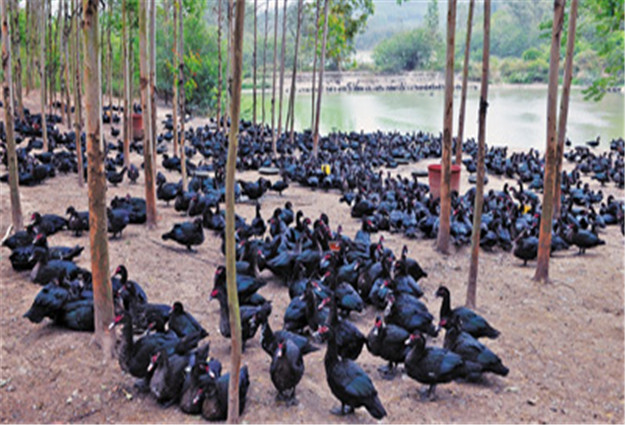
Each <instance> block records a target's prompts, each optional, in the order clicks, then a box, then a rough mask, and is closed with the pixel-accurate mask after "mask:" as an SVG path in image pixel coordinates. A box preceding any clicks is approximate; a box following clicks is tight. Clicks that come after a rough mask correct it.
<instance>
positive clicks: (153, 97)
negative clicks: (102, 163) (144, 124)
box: [149, 1, 158, 178]
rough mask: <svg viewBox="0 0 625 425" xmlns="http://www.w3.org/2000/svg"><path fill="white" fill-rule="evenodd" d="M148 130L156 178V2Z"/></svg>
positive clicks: (152, 12)
mask: <svg viewBox="0 0 625 425" xmlns="http://www.w3.org/2000/svg"><path fill="white" fill-rule="evenodd" d="M149 57H150V113H151V114H152V119H151V120H150V129H151V131H152V139H151V140H152V157H153V162H152V167H153V168H152V173H153V174H154V178H156V169H157V167H158V161H157V160H156V140H157V139H156V125H157V122H158V121H157V120H156V2H155V1H151V2H150V55H149Z"/></svg>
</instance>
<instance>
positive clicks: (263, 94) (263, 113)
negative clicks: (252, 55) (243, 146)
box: [260, 0, 269, 138]
mask: <svg viewBox="0 0 625 425" xmlns="http://www.w3.org/2000/svg"><path fill="white" fill-rule="evenodd" d="M268 32H269V0H267V5H266V6H265V45H264V47H263V87H262V91H261V92H260V95H261V100H260V103H261V104H262V107H261V110H260V113H261V118H260V120H261V122H262V123H263V131H262V132H261V137H263V138H264V137H265V87H266V85H265V84H266V83H265V81H266V77H267V33H268Z"/></svg>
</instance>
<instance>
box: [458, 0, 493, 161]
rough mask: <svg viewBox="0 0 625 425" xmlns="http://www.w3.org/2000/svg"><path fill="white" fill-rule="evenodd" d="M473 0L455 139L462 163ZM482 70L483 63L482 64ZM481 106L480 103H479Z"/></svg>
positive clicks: (468, 21)
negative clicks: (456, 136)
mask: <svg viewBox="0 0 625 425" xmlns="http://www.w3.org/2000/svg"><path fill="white" fill-rule="evenodd" d="M474 6H475V0H471V1H470V2H469V17H468V18H467V42H466V44H465V47H464V67H463V68H462V91H461V94H460V117H459V118H458V138H457V140H456V164H458V165H459V166H461V165H462V142H463V141H464V117H465V110H466V104H467V79H468V77H469V53H470V50H471V30H472V27H473V8H474ZM484 7H486V4H484ZM482 72H484V65H483V64H482ZM480 107H481V105H480Z"/></svg>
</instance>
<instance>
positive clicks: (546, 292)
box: [0, 107, 625, 423]
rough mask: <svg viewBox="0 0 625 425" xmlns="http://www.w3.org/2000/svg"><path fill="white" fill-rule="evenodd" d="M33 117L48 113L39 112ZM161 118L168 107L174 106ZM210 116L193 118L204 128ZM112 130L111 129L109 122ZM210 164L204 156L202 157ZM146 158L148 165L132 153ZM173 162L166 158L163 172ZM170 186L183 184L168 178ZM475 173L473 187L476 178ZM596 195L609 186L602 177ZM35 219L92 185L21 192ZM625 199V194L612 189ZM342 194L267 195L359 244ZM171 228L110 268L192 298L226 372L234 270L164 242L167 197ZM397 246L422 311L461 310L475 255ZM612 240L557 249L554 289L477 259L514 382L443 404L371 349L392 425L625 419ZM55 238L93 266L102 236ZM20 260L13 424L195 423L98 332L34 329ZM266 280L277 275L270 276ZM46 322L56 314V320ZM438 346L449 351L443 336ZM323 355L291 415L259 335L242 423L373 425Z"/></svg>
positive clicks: (615, 237) (175, 216) (367, 319)
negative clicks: (222, 275) (445, 295)
mask: <svg viewBox="0 0 625 425" xmlns="http://www.w3.org/2000/svg"><path fill="white" fill-rule="evenodd" d="M32 109H36V108H34V107H33V108H32ZM160 113H161V114H162V113H164V110H163V109H161V110H160ZM196 124H197V121H196V122H194V123H192V124H191V125H196ZM104 132H105V134H106V135H107V136H108V135H109V134H110V130H109V126H108V125H105V128H104ZM196 160H197V159H196ZM133 161H134V162H135V164H140V162H141V159H140V158H139V157H137V156H134V157H133ZM159 167H160V164H159ZM415 169H425V163H419V164H415V165H410V166H403V167H402V168H401V169H398V170H395V171H393V173H396V172H408V173H409V172H410V171H412V170H415ZM166 174H167V176H168V179H170V180H171V179H176V180H177V179H178V178H179V175H172V174H169V173H166ZM464 174H466V173H463V181H462V186H461V190H462V191H464V190H466V189H467V188H468V187H469V186H468V182H467V180H466V176H465V175H464ZM237 177H238V178H242V179H246V180H252V179H256V178H257V174H256V173H253V172H246V173H239V174H238V176H237ZM489 178H490V183H489V184H488V185H487V189H489V188H497V187H500V186H502V185H503V180H500V179H497V178H495V177H494V176H489ZM142 182H143V176H141V177H140V179H139V184H137V185H129V184H128V182H126V181H124V182H123V183H122V184H121V185H119V187H117V188H114V187H109V189H108V197H109V198H112V197H113V196H114V195H125V194H127V193H130V194H131V195H132V196H141V197H143V196H144V189H143V186H142ZM591 186H592V187H593V188H594V189H597V188H598V185H597V184H595V183H594V182H592V181H591ZM20 190H21V199H22V210H23V212H24V215H25V217H26V218H28V217H30V214H31V213H33V212H35V211H39V212H42V213H44V212H45V213H56V214H60V215H64V213H65V210H66V208H67V207H68V206H69V205H73V206H74V207H76V208H77V209H78V210H85V209H87V191H86V188H83V189H80V188H78V185H77V179H76V176H75V175H65V176H57V177H56V178H53V179H51V180H48V181H46V182H45V183H44V184H42V185H40V186H36V187H32V188H26V187H21V188H20ZM0 192H1V194H2V196H1V197H0V221H1V222H0V234H4V232H5V231H6V228H7V227H8V224H9V222H10V205H9V196H8V186H7V185H5V184H2V185H0ZM604 193H605V194H606V196H607V193H613V194H615V195H616V196H618V197H619V198H621V199H622V198H623V191H622V190H616V189H614V188H613V187H610V188H607V189H605V188H604ZM338 199H339V194H338V193H336V192H327V193H326V192H323V191H316V192H311V191H310V190H307V189H304V188H301V187H298V186H297V185H296V184H292V185H291V187H290V188H289V189H287V190H286V191H285V192H284V196H278V195H277V194H275V192H270V193H269V194H267V195H265V196H264V197H263V199H262V206H263V210H262V213H263V216H264V217H265V218H268V217H269V216H270V214H271V212H272V211H273V209H274V208H276V207H281V206H283V205H284V203H285V202H286V201H287V200H290V201H291V202H292V203H293V205H294V208H295V209H301V210H303V212H304V213H305V215H306V216H308V217H311V218H316V217H318V216H319V214H320V213H321V212H325V213H326V214H328V216H329V218H330V224H331V226H332V228H333V229H336V227H337V226H338V224H342V225H343V228H344V231H345V234H347V235H350V236H353V235H354V234H355V232H356V231H357V230H358V228H359V226H360V224H359V222H358V221H357V220H355V219H352V218H351V217H350V215H349V207H347V206H346V205H345V204H339V203H338ZM236 210H237V213H238V214H241V215H243V216H245V217H247V218H248V220H249V219H251V218H252V217H253V214H254V210H253V206H252V205H250V204H245V203H241V204H237V207H236ZM158 214H159V222H158V228H157V229H155V230H153V231H149V230H147V228H146V227H145V226H137V225H133V226H129V227H127V228H126V230H124V234H123V238H122V239H121V240H112V241H110V243H109V253H110V266H111V271H112V270H114V269H115V267H116V266H117V265H118V264H125V265H126V266H127V268H128V270H129V273H130V277H131V278H132V279H135V280H137V281H138V282H140V283H141V285H143V287H144V289H145V290H146V292H147V294H148V296H149V297H150V300H151V301H154V302H163V303H173V302H174V301H176V300H180V301H182V302H183V303H184V305H185V308H186V309H187V310H188V311H190V312H192V313H193V314H194V315H195V317H196V318H197V319H198V320H199V321H200V323H202V324H203V325H204V327H205V328H206V329H207V330H209V332H210V336H209V340H210V342H211V355H212V356H215V357H217V358H219V359H221V361H222V362H223V364H224V369H225V370H226V371H227V370H229V360H228V355H229V347H230V345H229V344H230V341H229V340H227V339H225V338H223V337H221V336H220V335H219V332H218V320H219V306H218V304H217V302H216V301H213V302H209V301H208V298H209V291H210V289H211V287H212V284H213V282H212V281H213V274H214V271H215V268H216V267H217V266H218V265H219V264H223V263H224V257H223V255H222V254H221V252H220V244H221V241H220V239H219V237H217V236H216V235H214V234H213V233H212V232H210V231H205V234H206V241H205V242H204V244H203V245H201V246H199V247H198V248H197V250H198V253H196V254H190V253H187V252H186V250H185V249H184V247H181V246H179V245H176V244H174V243H172V242H165V241H162V240H161V234H162V233H164V232H166V231H168V230H169V229H170V228H171V226H172V225H173V224H174V223H176V222H180V221H183V220H185V219H186V218H185V217H183V216H181V215H180V214H179V213H177V212H175V211H174V208H173V206H169V207H168V206H165V203H163V202H160V201H159V202H158ZM384 236H385V240H386V242H385V245H387V246H389V247H391V248H392V249H393V250H394V251H395V252H396V253H399V252H400V251H401V248H402V246H403V245H404V244H407V245H408V248H409V255H410V256H411V257H413V258H415V259H417V260H418V261H419V263H420V264H421V265H422V267H423V268H424V269H425V270H426V271H427V273H428V274H429V277H427V278H425V279H423V280H422V281H420V284H421V285H422V287H423V288H424V290H425V291H426V295H425V297H424V298H425V299H424V302H425V303H426V304H427V305H428V307H429V309H430V311H432V312H433V313H434V314H435V315H436V316H438V311H439V308H440V299H438V298H436V297H435V296H434V292H435V290H436V289H437V288H438V286H439V285H441V284H445V285H447V286H448V287H449V288H450V290H451V293H452V300H451V301H452V306H455V305H459V304H461V303H463V302H464V298H465V291H466V289H465V288H466V280H467V276H468V271H469V256H470V253H469V248H468V247H464V248H461V249H459V250H457V251H455V252H453V253H452V254H450V255H447V256H444V255H441V254H439V253H437V252H436V251H434V249H433V241H430V240H425V241H411V240H408V239H406V238H404V237H403V236H400V235H396V234H387V233H384ZM601 237H602V238H604V239H605V241H606V245H604V246H600V247H597V248H595V249H593V250H589V251H588V252H587V253H586V254H585V255H583V256H579V255H577V253H576V251H577V250H576V249H570V250H569V251H567V252H564V253H557V254H556V255H555V256H554V257H553V258H552V260H551V263H550V276H551V278H552V283H550V284H539V283H536V282H534V281H533V280H532V276H533V274H534V266H535V263H534V262H530V264H529V265H528V266H527V267H523V266H522V265H521V264H522V262H521V261H520V260H518V259H516V258H515V257H514V256H513V255H512V254H511V253H506V252H501V251H498V252H494V253H486V252H484V251H481V252H480V267H479V278H478V298H477V299H478V308H477V311H478V312H479V313H480V314H482V315H483V316H485V317H486V318H487V319H488V320H489V322H490V323H491V324H492V325H494V326H495V327H496V328H498V329H499V330H500V331H501V336H500V337H499V338H498V339H497V340H494V341H492V340H487V341H485V343H486V344H487V345H488V346H489V347H490V348H491V349H492V350H493V351H494V352H495V353H497V354H498V355H499V356H500V357H501V358H502V360H503V362H504V363H505V365H506V366H508V367H509V368H510V374H509V375H508V376H507V377H505V378H501V377H498V376H493V375H489V376H486V377H485V378H484V380H483V382H481V383H479V384H467V383H451V384H447V385H440V386H439V387H438V389H437V395H438V399H437V400H436V401H433V402H424V401H421V400H420V398H419V390H420V389H421V388H422V386H421V385H420V384H419V383H417V382H416V381H413V380H412V379H410V378H409V377H407V376H406V375H405V374H402V375H401V376H397V377H396V378H395V380H393V381H385V380H383V379H381V378H380V375H379V373H378V372H377V367H378V366H380V365H382V364H383V361H382V360H381V359H380V358H375V357H373V356H371V355H370V354H369V353H368V352H367V350H366V348H365V349H364V350H363V353H362V354H361V356H360V357H359V358H358V363H359V364H360V365H361V366H362V367H363V368H364V369H365V371H367V372H368V373H369V375H370V376H371V377H372V379H373V382H374V384H375V386H376V388H377V390H378V392H379V394H380V399H381V400H382V403H383V404H384V406H385V407H386V410H387V411H388V416H387V417H386V418H384V419H383V420H382V422H388V423H391V422H392V423H440V422H443V423H452V422H453V423H520V422H522V423H536V422H540V423H580V422H584V423H623V421H624V416H623V407H624V384H623V366H624V334H623V290H624V252H625V250H624V239H623V236H622V235H621V234H620V232H619V231H618V229H616V228H614V227H611V228H608V229H607V230H606V231H604V232H603V233H602V234H601ZM49 242H50V244H51V245H74V244H80V245H84V246H85V251H84V252H83V254H82V256H81V257H79V258H78V260H77V263H78V264H79V265H80V266H81V267H86V268H90V260H89V259H90V254H89V240H88V236H87V235H86V234H85V235H83V236H82V237H79V238H76V237H73V236H72V235H70V233H69V232H61V233H59V234H56V235H54V236H52V237H51V238H50V240H49ZM8 254H9V251H8V250H7V249H6V248H2V250H0V277H1V285H0V287H1V291H2V297H1V299H0V303H1V309H0V336H1V341H0V343H1V350H0V421H1V422H3V423H16V422H19V423H50V422H72V423H73V422H78V423H120V422H123V423H190V422H199V421H203V420H202V419H201V418H200V417H197V416H189V415H186V414H183V413H182V412H181V411H180V410H179V409H178V408H177V407H170V408H167V409H165V408H162V407H160V406H159V405H158V404H157V403H156V402H155V400H154V399H153V398H152V397H151V396H150V395H149V394H142V393H139V392H138V391H137V390H136V389H135V388H134V387H133V383H134V379H133V378H132V377H131V376H129V375H126V374H124V373H123V372H122V371H121V370H120V368H119V365H118V364H117V361H116V359H111V358H106V356H104V355H103V353H102V351H100V350H99V349H98V348H97V347H96V346H95V345H94V344H92V343H91V339H92V335H91V334H90V333H80V332H72V331H68V330H65V329H61V328H58V327H56V326H54V325H52V324H50V323H48V322H43V323H42V324H38V325H37V324H33V323H31V322H29V321H28V320H27V319H25V318H23V317H22V315H23V314H24V312H26V310H27V309H28V308H29V307H30V305H31V303H32V300H33V299H34V297H35V295H36V294H37V292H38V291H39V290H40V289H41V288H40V287H39V286H38V285H35V284H33V283H31V282H30V280H29V277H28V273H26V272H24V273H17V272H14V271H13V270H12V269H11V265H10V262H9V260H8ZM265 276H266V277H267V278H270V277H271V274H270V273H269V272H265ZM260 292H261V293H262V294H263V295H264V296H265V297H266V298H268V299H272V300H273V313H272V316H271V318H270V321H271V322H270V323H271V325H272V327H273V328H274V329H279V328H280V327H281V325H282V316H283V313H284V310H285V308H286V306H287V304H288V294H287V292H286V290H285V289H284V287H282V286H281V284H279V283H278V282H276V281H274V280H270V282H269V284H268V285H267V286H266V287H264V288H262V289H261V290H260ZM375 315H376V312H375V311H374V309H373V308H372V307H369V308H367V309H366V311H365V312H364V313H362V314H356V315H353V316H352V320H353V321H354V323H355V324H356V325H357V326H358V327H359V328H360V330H361V331H362V332H363V333H365V334H367V333H368V332H369V330H370V329H371V326H372V325H373V321H374V317H375ZM46 320H47V319H46ZM429 344H435V345H441V344H442V336H439V337H438V338H437V339H435V340H433V341H430V342H429ZM324 352H325V348H324V347H322V349H321V350H320V351H318V352H316V353H312V354H310V355H308V356H307V357H306V358H305V365H306V372H305V374H304V377H303V379H302V381H301V382H300V384H299V386H298V388H297V396H298V399H299V405H298V406H295V407H290V408H287V407H285V405H284V404H283V403H282V402H277V401H276V400H275V396H276V390H275V389H274V387H273V385H272V383H271V380H270V376H269V364H270V358H269V357H268V356H267V355H266V354H265V353H264V352H263V351H262V349H261V347H260V344H259V341H258V337H256V338H255V339H253V340H250V341H248V349H247V351H246V353H245V354H244V359H243V363H244V364H247V365H248V366H249V370H250V375H251V385H250V389H249V393H248V401H247V407H246V408H245V412H244V414H243V417H242V420H243V421H244V422H248V423H260V422H263V423H265V422H270V423H271V422H281V423H363V422H364V423H368V422H373V421H374V420H373V418H372V417H371V416H369V415H368V414H367V412H366V411H365V410H363V409H358V410H357V411H356V413H355V414H354V415H351V416H348V417H342V418H338V417H336V416H333V415H332V414H330V413H329V409H330V408H331V407H334V406H335V405H337V400H336V399H335V398H334V397H333V396H332V394H331V393H330V391H329V388H328V386H327V383H326V379H325V370H324V366H323V355H324Z"/></svg>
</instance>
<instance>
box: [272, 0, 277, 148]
mask: <svg viewBox="0 0 625 425" xmlns="http://www.w3.org/2000/svg"><path fill="white" fill-rule="evenodd" d="M275 1H276V6H275V8H274V14H273V15H274V24H273V77H272V81H273V82H272V83H271V151H272V152H273V154H274V155H276V154H277V153H278V150H277V148H276V144H277V137H276V70H277V68H278V61H277V60H278V0H275Z"/></svg>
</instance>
